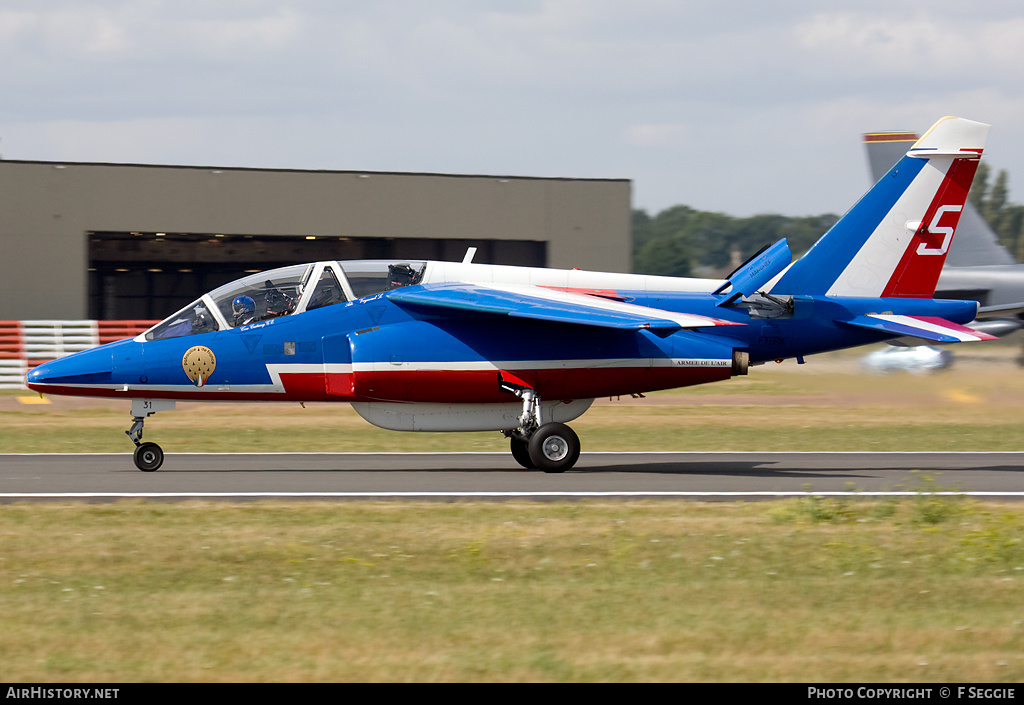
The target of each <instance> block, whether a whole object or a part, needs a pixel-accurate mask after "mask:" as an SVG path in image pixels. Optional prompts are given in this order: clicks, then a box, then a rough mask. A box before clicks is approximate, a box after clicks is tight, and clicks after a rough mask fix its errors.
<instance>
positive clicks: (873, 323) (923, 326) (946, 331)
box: [840, 313, 996, 343]
mask: <svg viewBox="0 0 1024 705" xmlns="http://www.w3.org/2000/svg"><path fill="white" fill-rule="evenodd" d="M840 322H841V323H846V324H848V325H851V326H856V327H858V328H868V329H870V330H877V331H881V332H883V333H888V334H890V335H901V336H906V337H909V338H920V339H922V340H928V341H931V342H933V343H965V342H968V341H973V340H996V337H995V336H992V335H989V334H988V333H982V332H981V331H977V330H972V329H971V328H968V327H967V326H961V325H959V324H957V323H953V322H952V321H947V320H945V319H943V318H934V317H931V316H897V315H893V314H891V313H870V314H868V315H866V316H857V317H856V318H852V319H850V320H848V321H840Z"/></svg>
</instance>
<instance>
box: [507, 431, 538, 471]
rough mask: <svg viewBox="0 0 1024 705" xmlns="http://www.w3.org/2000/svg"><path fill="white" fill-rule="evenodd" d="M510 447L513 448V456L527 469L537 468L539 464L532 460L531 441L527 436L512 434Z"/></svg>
mask: <svg viewBox="0 0 1024 705" xmlns="http://www.w3.org/2000/svg"><path fill="white" fill-rule="evenodd" d="M509 447H510V448H511V449H512V457H513V458H515V459H516V462H517V463H519V464H520V465H522V466H523V467H524V468H526V469H527V470H536V469H537V466H536V465H534V464H533V461H532V460H530V442H529V441H528V440H526V439H525V438H516V437H515V436H512V437H511V438H510V439H509Z"/></svg>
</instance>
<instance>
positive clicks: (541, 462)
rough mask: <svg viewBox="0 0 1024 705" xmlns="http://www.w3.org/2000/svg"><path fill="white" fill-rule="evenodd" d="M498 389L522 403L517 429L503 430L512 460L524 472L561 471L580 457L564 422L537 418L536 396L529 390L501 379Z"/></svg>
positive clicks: (576, 442) (574, 438) (575, 440)
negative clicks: (507, 439) (507, 440)
mask: <svg viewBox="0 0 1024 705" xmlns="http://www.w3.org/2000/svg"><path fill="white" fill-rule="evenodd" d="M500 384H501V388H502V389H503V390H505V391H507V392H512V393H513V394H515V395H516V396H517V397H519V398H520V399H522V400H523V413H522V414H521V415H520V417H519V427H518V428H515V429H512V430H511V431H505V432H504V433H505V435H506V436H508V438H509V446H510V448H511V450H512V457H513V458H515V460H516V462H517V463H519V464H520V465H522V466H523V467H524V468H527V469H528V470H533V469H538V470H543V471H544V472H550V473H558V472H565V471H566V470H568V469H569V468H571V467H572V466H573V465H575V464H576V461H577V460H579V457H580V439H579V436H577V435H576V432H575V431H573V430H572V429H571V428H569V427H568V426H566V425H565V424H564V423H555V422H548V423H545V422H544V420H543V419H542V418H541V405H540V397H539V396H538V395H537V392H536V391H534V390H533V389H531V388H529V387H526V386H523V385H521V384H515V383H512V382H509V381H506V380H504V379H502V380H501V383H500Z"/></svg>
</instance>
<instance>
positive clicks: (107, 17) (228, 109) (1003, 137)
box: [0, 0, 1024, 214]
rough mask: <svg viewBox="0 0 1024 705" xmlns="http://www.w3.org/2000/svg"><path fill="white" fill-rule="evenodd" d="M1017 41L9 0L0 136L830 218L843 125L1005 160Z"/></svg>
mask: <svg viewBox="0 0 1024 705" xmlns="http://www.w3.org/2000/svg"><path fill="white" fill-rule="evenodd" d="M1022 52H1024V9H1018V7H1017V4H1016V3H1010V2H992V3H985V4H983V6H974V5H971V6H969V5H966V4H963V3H961V2H953V1H952V0H935V1H933V2H929V3H910V4H902V3H891V2H885V1H883V0H861V1H859V2H857V3H852V2H850V3H838V4H830V5H825V6H823V5H821V4H820V3H818V2H814V1H812V0H783V1H782V2H778V3H763V2H755V1H754V0H731V1H726V2H722V3H696V2H677V1H668V0H634V1H633V2H630V3H622V2H619V1H617V0H494V1H493V2H487V3H480V2H477V1H475V0H435V1H434V2H430V3H424V2H418V1H416V0H376V1H375V2H372V3H333V2H324V1H323V0H291V1H290V2H288V3H280V2H271V1H270V0H246V1H243V0H204V1H203V2H200V1H199V0H174V1H171V0H136V1H130V0H91V1H87V2H82V1H79V2H72V1H71V0H55V1H54V2H48V3H45V4H43V3H36V2H29V1H28V0H20V1H19V0H9V1H8V2H7V3H5V7H4V9H2V10H0V91H2V92H3V95H4V96H5V100H4V101H2V102H0V138H2V139H3V141H2V143H0V144H2V147H3V150H2V151H3V152H4V156H6V157H7V158H22V159H58V160H59V159H68V160H71V159H78V160H88V161H135V162H150V163H152V162H168V161H169V162H181V163H194V164H204V165H209V164H214V163H216V164H221V165H224V166H275V167H294V168H332V169H350V168H351V169H375V170H396V171H417V170H429V171H451V172H454V173H492V174H524V175H545V176H580V177H590V176H612V177H620V178H621V177H625V178H632V179H634V194H635V199H636V205H637V206H638V207H644V208H648V209H651V210H658V209H661V208H665V207H669V206H671V205H675V204H677V203H687V204H689V205H692V206H694V207H697V208H707V209H709V210H723V211H726V212H734V213H738V214H743V213H751V212H765V211H775V212H787V213H792V214H806V213H814V212H826V211H833V212H835V211H841V210H845V208H846V207H848V206H849V205H850V199H851V198H855V197H856V196H858V195H859V194H860V193H861V192H862V191H863V188H864V187H866V186H867V184H866V178H867V177H866V173H867V169H866V166H865V164H864V155H863V152H862V147H861V145H860V141H859V140H860V134H861V133H862V132H866V131H870V130H876V129H890V128H892V129H915V130H919V131H921V130H924V129H927V127H928V126H929V125H930V124H931V123H932V122H934V121H935V120H936V119H938V118H939V117H941V116H943V115H947V114H962V115H963V116H964V117H969V118H972V119H976V120H982V121H986V122H992V123H993V125H994V129H993V133H992V141H991V143H990V144H991V149H990V153H991V155H992V160H993V165H994V166H997V167H998V166H1000V165H1002V164H1005V165H1007V166H1008V167H1010V168H1011V171H1012V167H1013V165H1014V164H1015V163H1024V140H1021V139H1020V136H1019V135H1017V133H1016V125H1017V124H1021V122H1022V120H1021V118H1022V117H1024V106H1022V98H1021V97H1020V96H1024V85H1022V82H1024V75H1018V74H1019V72H1018V71H1017V68H1016V67H1017V66H1019V65H1020V64H1021V61H1022V59H1024V56H1022ZM1021 178H1024V177H1021ZM1011 186H1012V183H1011Z"/></svg>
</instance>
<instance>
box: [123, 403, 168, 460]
mask: <svg viewBox="0 0 1024 705" xmlns="http://www.w3.org/2000/svg"><path fill="white" fill-rule="evenodd" d="M173 408H174V402H173V401H158V400H153V399H132V427H131V428H130V429H128V430H127V431H125V434H126V435H127V436H128V437H129V438H130V439H132V443H134V444H135V454H134V455H133V456H132V457H133V459H134V460H135V467H137V468H138V469H139V470H141V471H142V472H155V471H156V470H157V468H159V467H160V466H161V465H162V464H163V462H164V451H163V450H162V449H161V448H160V446H158V445H157V444H156V443H143V442H142V427H143V425H144V424H145V423H146V418H147V417H149V416H152V415H153V414H155V413H156V412H158V411H166V410H168V409H173Z"/></svg>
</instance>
